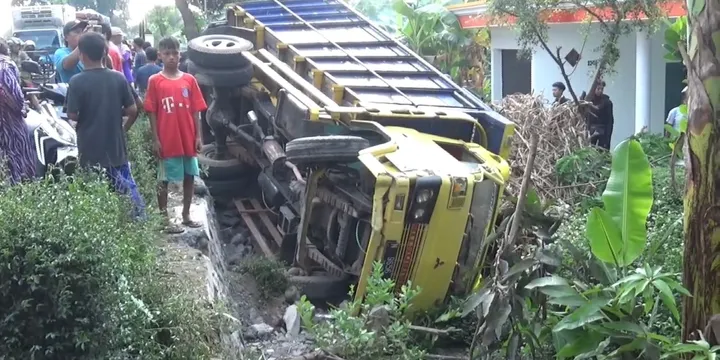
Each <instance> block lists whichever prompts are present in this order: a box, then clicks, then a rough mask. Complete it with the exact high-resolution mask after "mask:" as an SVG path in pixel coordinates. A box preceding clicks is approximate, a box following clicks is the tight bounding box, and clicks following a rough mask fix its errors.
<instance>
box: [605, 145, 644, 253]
mask: <svg viewBox="0 0 720 360" xmlns="http://www.w3.org/2000/svg"><path fill="white" fill-rule="evenodd" d="M602 197H603V203H604V204H605V210H606V211H607V213H608V214H609V215H610V217H612V219H613V220H614V221H615V224H617V225H618V226H619V228H620V232H621V234H622V245H623V246H622V249H621V254H622V255H621V256H620V258H619V259H618V261H619V265H620V266H626V265H629V264H631V263H632V262H633V261H634V260H635V259H637V258H638V257H639V256H640V254H642V252H643V250H644V249H645V243H646V241H647V229H646V223H647V217H648V215H649V214H650V209H651V208H652V204H653V187H652V170H651V168H650V162H649V161H648V158H647V156H646V155H645V152H644V151H643V149H642V146H641V145H640V142H638V141H637V140H636V139H633V138H631V139H628V140H625V141H623V142H621V143H620V144H619V145H618V146H617V147H615V150H614V153H613V160H612V170H611V171H610V178H609V179H608V182H607V185H606V187H605V191H604V192H603V195H602Z"/></svg>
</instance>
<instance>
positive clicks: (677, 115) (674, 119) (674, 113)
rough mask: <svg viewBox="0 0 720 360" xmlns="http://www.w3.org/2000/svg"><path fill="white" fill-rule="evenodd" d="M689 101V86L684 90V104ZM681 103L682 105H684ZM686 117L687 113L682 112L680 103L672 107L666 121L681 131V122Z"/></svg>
mask: <svg viewBox="0 0 720 360" xmlns="http://www.w3.org/2000/svg"><path fill="white" fill-rule="evenodd" d="M686 102H687V86H686V87H685V88H684V89H683V90H682V104H685V103H686ZM682 104H681V105H682ZM684 118H685V115H684V114H683V113H681V112H680V105H678V106H676V107H674V108H672V110H670V112H669V113H668V116H667V120H665V123H666V124H668V125H670V126H672V127H673V129H675V130H677V131H680V122H682V120H683V119H684Z"/></svg>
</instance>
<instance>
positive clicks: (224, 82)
mask: <svg viewBox="0 0 720 360" xmlns="http://www.w3.org/2000/svg"><path fill="white" fill-rule="evenodd" d="M187 70H188V73H190V74H191V75H193V76H195V78H196V79H197V82H198V84H200V85H205V86H212V87H215V86H220V87H223V86H227V87H236V86H244V85H247V84H249V83H250V81H251V80H252V78H253V70H254V69H253V66H252V65H251V64H248V65H246V66H245V67H242V68H239V69H225V70H217V69H210V68H205V67H202V66H199V65H197V64H195V62H194V61H192V60H188V61H187Z"/></svg>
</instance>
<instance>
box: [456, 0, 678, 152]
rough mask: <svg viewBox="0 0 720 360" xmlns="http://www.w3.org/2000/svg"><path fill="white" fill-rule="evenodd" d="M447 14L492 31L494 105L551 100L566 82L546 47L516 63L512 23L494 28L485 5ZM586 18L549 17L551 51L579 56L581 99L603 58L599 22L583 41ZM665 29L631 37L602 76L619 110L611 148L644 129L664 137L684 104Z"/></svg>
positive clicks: (674, 10)
mask: <svg viewBox="0 0 720 360" xmlns="http://www.w3.org/2000/svg"><path fill="white" fill-rule="evenodd" d="M683 6H684V2H681V1H671V2H669V3H666V4H665V5H664V10H665V12H666V14H667V16H668V17H670V18H676V17H678V16H682V15H685V13H686V11H685V9H684V7H683ZM449 9H450V11H452V12H453V13H454V14H456V15H457V16H458V19H459V21H460V23H461V24H462V26H463V28H466V29H471V28H480V27H486V26H489V28H490V39H491V51H492V52H491V81H492V99H493V100H494V101H495V100H499V99H501V98H502V97H503V96H505V95H508V94H513V93H518V92H521V93H530V92H533V93H535V94H542V95H543V96H545V97H546V98H551V97H552V95H551V91H552V84H553V83H554V82H556V81H561V82H564V81H563V78H562V75H561V73H560V69H559V68H558V66H557V65H556V64H555V62H554V61H553V60H552V58H551V57H550V56H549V55H548V54H547V53H546V52H545V51H544V50H543V49H542V48H540V47H538V48H537V49H535V51H534V53H533V54H532V56H531V58H530V59H518V57H517V52H518V49H519V48H520V46H519V45H518V42H517V35H516V32H515V30H514V29H512V19H509V21H507V23H506V24H504V25H496V24H494V23H493V21H492V19H490V18H489V17H488V16H487V14H486V12H487V10H488V6H487V4H486V3H484V2H482V1H480V2H475V3H469V4H463V5H458V6H453V7H450V8H449ZM596 10H597V9H596ZM601 12H602V11H600V13H601ZM587 18H588V15H587V13H586V12H585V11H584V10H578V9H576V8H571V7H568V8H567V9H563V10H559V11H556V12H555V13H554V14H552V15H550V16H549V18H548V24H549V33H548V35H549V42H548V46H549V47H550V49H552V50H553V51H555V49H556V48H557V47H562V48H561V55H562V56H563V57H564V56H565V55H566V54H568V52H570V51H571V50H572V49H575V51H577V52H578V53H580V54H581V60H580V62H579V63H578V64H577V66H576V67H572V66H571V65H569V64H566V65H565V70H566V71H567V72H568V73H569V74H571V75H570V82H571V84H572V86H573V89H574V90H575V92H576V93H577V94H578V96H579V95H580V93H581V92H582V91H587V90H588V89H589V88H590V85H591V82H592V80H593V79H592V77H593V75H594V71H595V66H594V64H595V63H596V61H597V59H598V58H599V53H598V52H596V50H597V49H598V47H599V46H600V43H601V41H602V37H601V36H600V34H601V33H600V30H599V28H598V26H599V24H597V23H594V24H590V25H589V26H590V35H589V36H587V37H585V36H584V33H585V31H586V30H585V27H587V26H588V25H587V24H585V23H584V22H585V19H587ZM664 30H665V29H664V28H661V29H660V31H658V32H657V33H654V34H646V33H636V34H630V35H628V36H624V37H622V38H621V39H620V41H619V43H618V48H619V50H620V59H619V60H618V62H617V64H616V65H615V68H614V70H615V71H614V73H612V74H608V75H606V76H605V77H604V80H605V82H606V83H607V87H606V88H605V93H606V94H607V95H609V96H610V99H611V100H612V101H613V103H614V110H615V111H614V115H615V126H614V131H613V141H612V144H613V146H614V145H616V144H617V143H618V142H620V141H622V140H623V139H625V138H627V137H628V136H631V135H633V134H635V133H637V132H639V131H640V130H642V128H643V127H646V126H647V128H648V129H649V130H650V131H652V132H662V130H663V124H664V121H665V119H666V117H667V113H668V111H669V110H670V109H672V108H673V107H675V106H677V105H678V104H679V103H680V99H681V94H680V92H681V90H682V88H683V87H684V85H683V84H682V80H683V79H684V78H685V74H684V71H685V70H684V67H683V65H682V64H681V63H669V62H667V61H666V60H665V59H664V56H665V50H664V49H663V43H664ZM565 96H566V97H568V98H570V94H569V92H567V91H566V92H565Z"/></svg>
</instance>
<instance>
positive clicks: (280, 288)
mask: <svg viewBox="0 0 720 360" xmlns="http://www.w3.org/2000/svg"><path fill="white" fill-rule="evenodd" d="M238 270H239V271H240V272H241V273H244V274H248V275H250V276H252V277H253V279H255V283H256V284H257V289H258V291H259V293H260V296H261V297H262V298H263V299H270V298H272V297H274V296H279V295H282V294H283V292H285V290H286V289H287V287H288V285H289V281H288V278H287V275H285V265H284V264H283V263H282V262H280V261H278V260H273V259H268V258H266V257H264V256H251V257H249V258H247V259H244V260H243V261H242V262H241V263H240V265H239V266H238Z"/></svg>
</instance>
